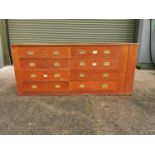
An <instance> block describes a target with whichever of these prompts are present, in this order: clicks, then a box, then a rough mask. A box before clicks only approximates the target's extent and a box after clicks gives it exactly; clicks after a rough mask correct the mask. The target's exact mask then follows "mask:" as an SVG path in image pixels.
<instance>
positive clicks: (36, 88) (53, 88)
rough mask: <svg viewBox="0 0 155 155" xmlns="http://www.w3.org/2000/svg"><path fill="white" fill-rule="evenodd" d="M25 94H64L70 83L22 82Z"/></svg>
mask: <svg viewBox="0 0 155 155" xmlns="http://www.w3.org/2000/svg"><path fill="white" fill-rule="evenodd" d="M22 89H23V91H24V92H64V91H68V82H22Z"/></svg>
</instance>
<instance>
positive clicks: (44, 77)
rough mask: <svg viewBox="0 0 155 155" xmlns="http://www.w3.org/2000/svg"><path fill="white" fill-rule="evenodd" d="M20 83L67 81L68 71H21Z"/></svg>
mask: <svg viewBox="0 0 155 155" xmlns="http://www.w3.org/2000/svg"><path fill="white" fill-rule="evenodd" d="M21 79H22V81H68V80H69V71H68V70H55V71H54V70H47V69H44V70H39V71H36V70H22V71H21Z"/></svg>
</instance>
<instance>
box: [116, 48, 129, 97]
mask: <svg viewBox="0 0 155 155" xmlns="http://www.w3.org/2000/svg"><path fill="white" fill-rule="evenodd" d="M128 50H129V46H128V45H121V46H120V60H119V61H120V70H119V89H118V94H124V87H125V79H126V70H127V60H128Z"/></svg>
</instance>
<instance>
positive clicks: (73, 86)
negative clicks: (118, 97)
mask: <svg viewBox="0 0 155 155" xmlns="http://www.w3.org/2000/svg"><path fill="white" fill-rule="evenodd" d="M117 85H118V82H116V81H100V82H96V81H88V82H86V81H81V82H80V81H72V82H70V85H69V87H70V91H116V90H117Z"/></svg>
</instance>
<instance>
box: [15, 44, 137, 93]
mask: <svg viewBox="0 0 155 155" xmlns="http://www.w3.org/2000/svg"><path fill="white" fill-rule="evenodd" d="M137 49H138V44H134V43H122V44H121V43H117V44H81V45H80V44H75V45H73V44H72V45H69V44H68V45H63V44H62V45H58V44H57V45H52V44H35V45H32V44H29V45H24V44H23V45H13V46H12V56H13V63H14V70H15V76H16V84H17V92H18V95H74V94H109V95H112V94H114V95H131V94H132V90H133V81H134V71H135V65H136V58H137Z"/></svg>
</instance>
